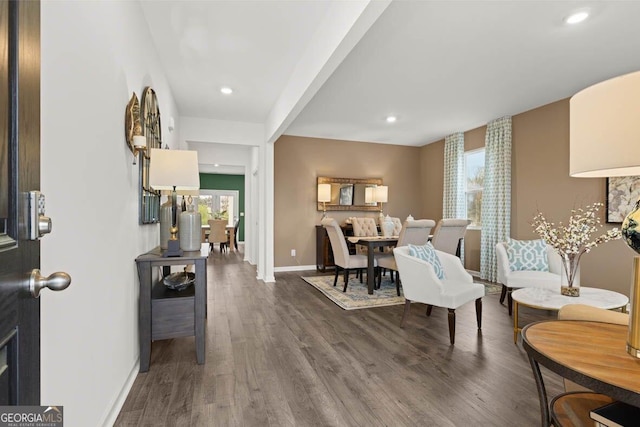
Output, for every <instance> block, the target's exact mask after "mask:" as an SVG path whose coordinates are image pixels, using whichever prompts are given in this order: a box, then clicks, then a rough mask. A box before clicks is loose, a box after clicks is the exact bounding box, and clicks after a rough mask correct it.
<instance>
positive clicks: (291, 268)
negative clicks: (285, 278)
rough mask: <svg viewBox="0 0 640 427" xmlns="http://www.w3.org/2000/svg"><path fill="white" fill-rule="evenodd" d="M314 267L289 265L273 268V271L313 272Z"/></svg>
mask: <svg viewBox="0 0 640 427" xmlns="http://www.w3.org/2000/svg"><path fill="white" fill-rule="evenodd" d="M315 269H316V266H315V265H289V266H286V267H275V268H274V269H273V271H274V272H276V273H283V272H285V271H305V270H307V271H308V270H315Z"/></svg>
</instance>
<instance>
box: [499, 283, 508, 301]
mask: <svg viewBox="0 0 640 427" xmlns="http://www.w3.org/2000/svg"><path fill="white" fill-rule="evenodd" d="M506 296H507V286H506V285H502V293H501V294H500V304H502V303H503V302H504V297H506Z"/></svg>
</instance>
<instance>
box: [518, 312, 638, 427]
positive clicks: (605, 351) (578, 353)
mask: <svg viewBox="0 0 640 427" xmlns="http://www.w3.org/2000/svg"><path fill="white" fill-rule="evenodd" d="M627 330H628V327H627V326H623V325H614V324H611V323H602V322H587V321H576V320H547V321H542V322H536V323H532V324H530V325H527V326H525V327H524V328H523V329H522V345H523V347H524V349H525V350H526V352H527V354H528V356H529V363H530V364H531V368H532V370H533V376H534V378H535V381H536V386H537V388H538V397H539V398H540V411H541V416H542V426H543V427H548V426H549V425H550V414H549V404H548V400H547V394H546V390H545V387H544V381H543V379H542V375H541V373H540V367H539V365H538V364H541V365H543V366H544V367H546V368H548V369H549V370H551V371H552V372H555V373H556V374H558V375H560V376H562V377H564V378H567V379H569V380H571V381H573V382H575V383H577V384H580V385H582V386H584V387H587V388H589V389H591V390H593V391H594V392H596V393H602V394H604V395H606V396H609V397H611V398H612V399H615V400H620V401H622V402H625V403H628V404H630V405H634V406H639V407H640V359H636V358H635V357H632V356H630V355H629V354H627V351H626V347H625V346H626V339H627ZM561 396H563V395H561ZM594 397H595V396H594Z"/></svg>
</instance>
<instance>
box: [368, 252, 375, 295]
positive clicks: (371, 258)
mask: <svg viewBox="0 0 640 427" xmlns="http://www.w3.org/2000/svg"><path fill="white" fill-rule="evenodd" d="M374 250H375V248H374V247H373V245H367V292H368V293H369V295H373V284H374V283H375V280H374V279H375V278H374V273H373V264H374V263H375V260H374V256H373V251H374Z"/></svg>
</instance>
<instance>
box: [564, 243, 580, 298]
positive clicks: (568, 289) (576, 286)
mask: <svg viewBox="0 0 640 427" xmlns="http://www.w3.org/2000/svg"><path fill="white" fill-rule="evenodd" d="M560 261H561V263H560V264H561V266H562V271H561V272H560V294H561V295H565V296H568V297H579V296H580V283H578V281H576V275H577V273H578V267H579V265H578V264H579V262H580V257H579V256H578V254H566V253H561V254H560Z"/></svg>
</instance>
